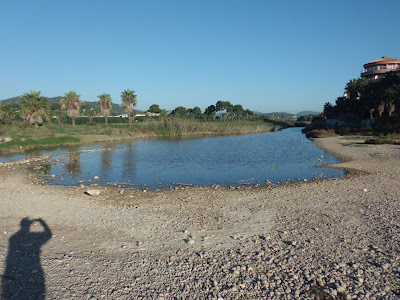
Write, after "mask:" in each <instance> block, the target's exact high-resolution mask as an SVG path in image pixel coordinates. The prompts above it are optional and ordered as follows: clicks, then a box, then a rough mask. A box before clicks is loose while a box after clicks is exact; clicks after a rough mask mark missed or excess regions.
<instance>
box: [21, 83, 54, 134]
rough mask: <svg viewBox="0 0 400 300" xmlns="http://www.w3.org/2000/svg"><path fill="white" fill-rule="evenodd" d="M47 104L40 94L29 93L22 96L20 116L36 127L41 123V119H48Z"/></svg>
mask: <svg viewBox="0 0 400 300" xmlns="http://www.w3.org/2000/svg"><path fill="white" fill-rule="evenodd" d="M49 110H50V108H49V104H48V103H47V101H46V98H45V97H43V96H41V95H40V92H35V91H31V92H30V93H29V94H28V93H27V94H24V99H23V100H22V104H21V116H22V117H23V118H24V119H25V120H27V121H29V122H31V123H32V124H34V125H35V127H38V126H39V125H41V124H42V123H43V119H49V118H50V117H49Z"/></svg>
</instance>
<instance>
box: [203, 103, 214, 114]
mask: <svg viewBox="0 0 400 300" xmlns="http://www.w3.org/2000/svg"><path fill="white" fill-rule="evenodd" d="M214 112H216V108H215V105H210V106H209V107H207V108H206V109H205V111H204V114H205V115H207V116H211V115H212V114H213V113H214Z"/></svg>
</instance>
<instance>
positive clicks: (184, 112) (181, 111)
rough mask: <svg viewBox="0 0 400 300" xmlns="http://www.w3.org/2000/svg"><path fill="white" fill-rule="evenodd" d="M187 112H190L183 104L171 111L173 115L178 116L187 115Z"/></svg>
mask: <svg viewBox="0 0 400 300" xmlns="http://www.w3.org/2000/svg"><path fill="white" fill-rule="evenodd" d="M187 113H188V112H187V109H186V108H185V107H183V106H178V107H177V108H175V109H174V110H173V111H172V112H171V114H172V115H176V116H179V117H186V116H187Z"/></svg>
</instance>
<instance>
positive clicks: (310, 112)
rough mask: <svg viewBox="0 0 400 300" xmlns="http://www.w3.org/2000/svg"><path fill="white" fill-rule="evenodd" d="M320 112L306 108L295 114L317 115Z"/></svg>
mask: <svg viewBox="0 0 400 300" xmlns="http://www.w3.org/2000/svg"><path fill="white" fill-rule="evenodd" d="M320 113H321V112H318V111H308V110H306V111H301V112H299V113H298V114H297V116H298V117H301V116H308V115H319V114H320Z"/></svg>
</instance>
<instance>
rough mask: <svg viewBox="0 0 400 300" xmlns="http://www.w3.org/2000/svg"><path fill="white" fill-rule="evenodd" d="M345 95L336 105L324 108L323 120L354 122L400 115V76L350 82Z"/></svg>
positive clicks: (329, 104)
mask: <svg viewBox="0 0 400 300" xmlns="http://www.w3.org/2000/svg"><path fill="white" fill-rule="evenodd" d="M345 91H346V93H345V95H344V96H343V97H338V98H337V99H336V101H335V104H334V105H332V104H331V103H329V102H328V103H326V104H325V105H324V112H323V114H324V116H325V117H326V118H328V119H341V120H345V121H354V120H360V119H375V120H376V119H379V118H384V117H391V116H395V115H400V76H398V73H397V74H396V73H395V72H393V71H392V72H388V73H386V74H385V78H382V79H381V80H380V81H379V82H374V83H368V81H367V80H366V79H364V78H359V79H352V80H350V81H349V82H348V83H347V85H346V88H345Z"/></svg>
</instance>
